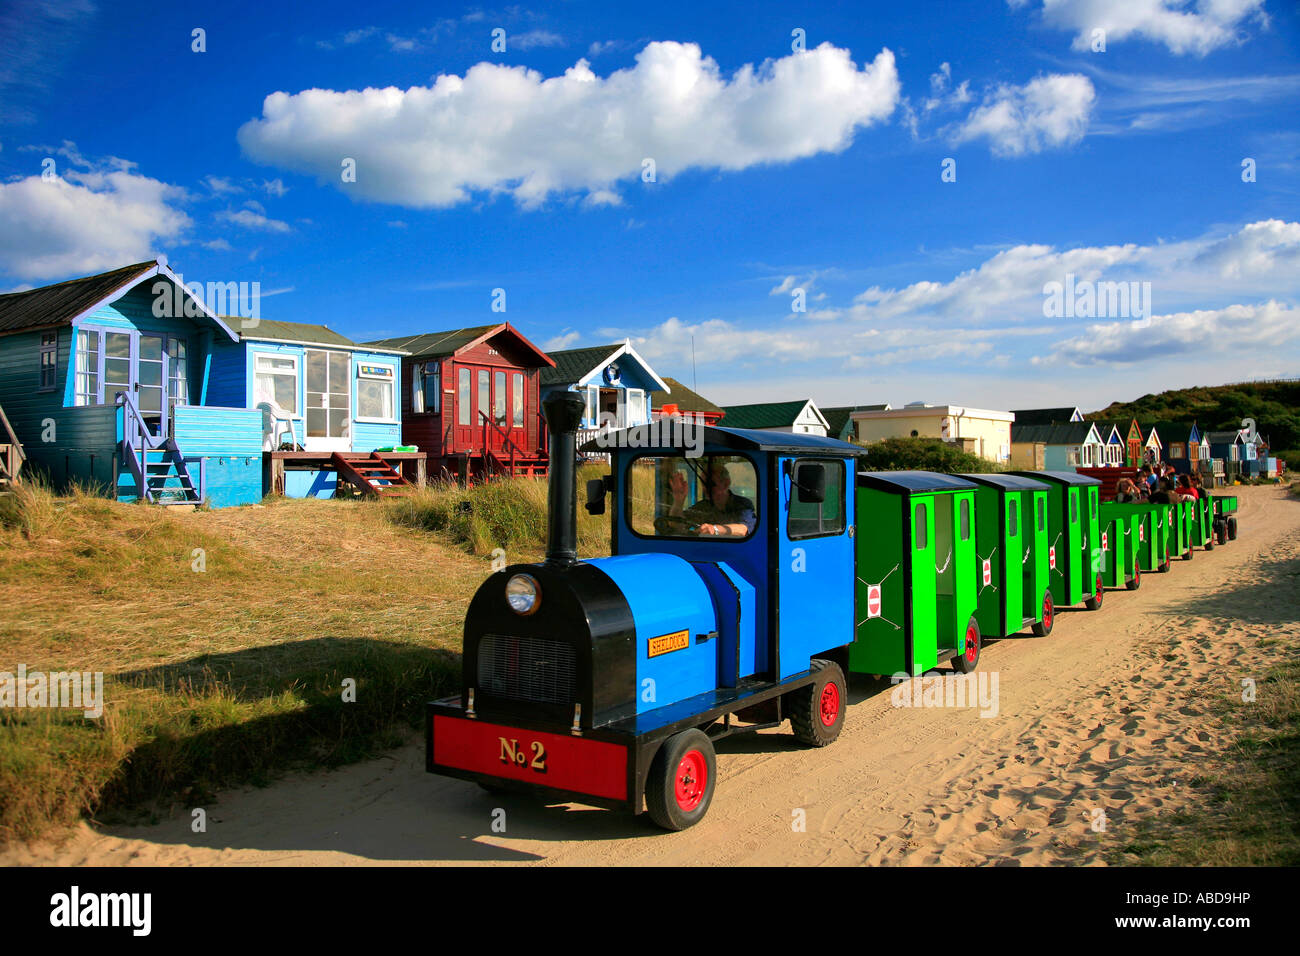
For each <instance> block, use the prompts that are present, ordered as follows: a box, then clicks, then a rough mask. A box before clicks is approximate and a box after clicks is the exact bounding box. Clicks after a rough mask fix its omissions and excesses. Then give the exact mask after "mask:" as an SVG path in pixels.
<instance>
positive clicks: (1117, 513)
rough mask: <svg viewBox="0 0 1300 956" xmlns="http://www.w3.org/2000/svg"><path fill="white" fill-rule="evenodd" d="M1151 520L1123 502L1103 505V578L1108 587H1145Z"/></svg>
mask: <svg viewBox="0 0 1300 956" xmlns="http://www.w3.org/2000/svg"><path fill="white" fill-rule="evenodd" d="M1149 526H1150V518H1149V516H1148V515H1147V514H1145V513H1143V512H1142V511H1140V510H1138V508H1137V507H1135V506H1133V505H1131V504H1126V503H1123V502H1115V501H1104V502H1102V504H1101V552H1102V565H1101V579H1102V584H1103V585H1104V586H1105V587H1108V588H1120V587H1123V588H1128V590H1130V591H1136V590H1137V589H1138V588H1139V587H1141V586H1142V547H1143V544H1144V543H1145V538H1146V536H1147V535H1146V528H1147V527H1149Z"/></svg>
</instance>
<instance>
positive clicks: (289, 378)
mask: <svg viewBox="0 0 1300 956" xmlns="http://www.w3.org/2000/svg"><path fill="white" fill-rule="evenodd" d="M298 376H299V367H298V356H296V355H292V354H289V353H283V352H254V353H253V404H254V405H260V404H261V403H262V402H274V403H275V404H276V405H279V406H280V407H281V408H282V409H284V410H285V411H286V412H288V413H289V414H290V415H292V416H294V417H295V418H297V417H299V416H300V415H301V411H300V409H299V408H298V381H299V378H298Z"/></svg>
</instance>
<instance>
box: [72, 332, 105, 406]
mask: <svg viewBox="0 0 1300 956" xmlns="http://www.w3.org/2000/svg"><path fill="white" fill-rule="evenodd" d="M99 339H100V333H99V331H98V330H95V329H78V330H77V381H76V399H75V401H76V403H77V404H78V405H98V404H99V352H100V343H99Z"/></svg>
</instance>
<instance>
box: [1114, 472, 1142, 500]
mask: <svg viewBox="0 0 1300 956" xmlns="http://www.w3.org/2000/svg"><path fill="white" fill-rule="evenodd" d="M1115 500H1116V501H1118V502H1119V503H1120V504H1130V503H1132V502H1134V501H1146V495H1144V494H1142V493H1141V492H1139V491H1138V488H1137V485H1135V484H1133V481H1132V479H1130V478H1121V479H1120V480H1119V484H1117V485H1116V486H1115Z"/></svg>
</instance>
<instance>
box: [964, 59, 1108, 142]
mask: <svg viewBox="0 0 1300 956" xmlns="http://www.w3.org/2000/svg"><path fill="white" fill-rule="evenodd" d="M1096 99H1097V94H1096V91H1095V90H1094V89H1093V86H1092V81H1091V80H1089V79H1088V78H1087V77H1086V76H1083V75H1081V74H1077V73H1072V74H1060V73H1054V74H1052V75H1050V76H1040V77H1037V78H1035V79H1033V80H1030V81H1029V82H1028V83H1026V84H1025V85H1024V86H1007V85H1002V86H998V87H997V88H996V89H994V90H992V91H991V92H989V93H988V94H987V95H985V97H984V100H983V102H981V103H980V105H979V106H977V107H975V109H974V110H972V111H971V113H970V115H969V116H967V117H966V119H965V120H964V121H962V122H961V123H959V124H956V125H955V126H953V127H951V128H950V129H949V130H948V131H947V132H948V134H949V136H950V137H951V138H952V140H953V142H954V143H958V144H960V143H965V142H969V141H971V140H976V139H987V140H988V141H989V146H990V148H991V149H992V150H993V153H994V155H997V156H1022V155H1024V154H1026V153H1039V152H1042V151H1043V150H1045V149H1050V148H1055V147H1061V146H1068V145H1071V144H1073V143H1077V142H1078V141H1079V140H1081V139H1082V138H1083V134H1084V133H1085V132H1086V131H1087V129H1088V119H1089V117H1090V116H1091V115H1092V108H1093V105H1094V103H1095V102H1096Z"/></svg>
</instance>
